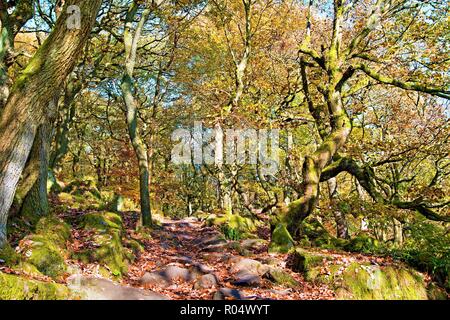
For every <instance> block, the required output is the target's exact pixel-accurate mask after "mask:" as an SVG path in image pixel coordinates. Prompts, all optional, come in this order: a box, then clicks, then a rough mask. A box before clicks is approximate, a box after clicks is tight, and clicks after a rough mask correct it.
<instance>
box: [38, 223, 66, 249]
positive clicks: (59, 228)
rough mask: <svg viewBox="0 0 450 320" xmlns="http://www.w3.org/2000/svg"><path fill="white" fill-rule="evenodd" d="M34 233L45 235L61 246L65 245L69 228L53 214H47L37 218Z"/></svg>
mask: <svg viewBox="0 0 450 320" xmlns="http://www.w3.org/2000/svg"><path fill="white" fill-rule="evenodd" d="M35 233H36V234H39V235H42V236H45V237H47V238H48V239H49V240H51V241H53V242H55V243H57V244H58V245H59V246H61V247H65V244H66V241H68V240H69V239H70V236H71V228H70V226H69V225H68V224H67V223H65V222H64V221H63V220H61V219H59V218H57V217H55V216H48V217H44V218H42V219H40V220H39V222H38V223H37V225H36V232H35Z"/></svg>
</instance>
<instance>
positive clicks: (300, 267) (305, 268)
mask: <svg viewBox="0 0 450 320" xmlns="http://www.w3.org/2000/svg"><path fill="white" fill-rule="evenodd" d="M326 260H332V257H331V256H328V255H326V254H322V253H316V252H309V251H306V250H304V249H301V248H296V249H295V250H293V251H292V252H291V254H290V261H291V263H290V264H291V265H290V266H291V269H292V270H293V271H295V272H303V273H308V272H309V271H311V270H313V269H314V268H315V267H317V266H321V265H323V263H324V261H326Z"/></svg>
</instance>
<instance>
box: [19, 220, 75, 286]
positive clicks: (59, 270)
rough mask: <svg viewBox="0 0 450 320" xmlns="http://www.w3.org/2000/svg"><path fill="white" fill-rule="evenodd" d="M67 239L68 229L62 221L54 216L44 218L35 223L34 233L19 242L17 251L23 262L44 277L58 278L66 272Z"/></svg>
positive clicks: (68, 236)
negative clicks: (34, 268) (20, 254)
mask: <svg viewBox="0 0 450 320" xmlns="http://www.w3.org/2000/svg"><path fill="white" fill-rule="evenodd" d="M69 239H70V227H69V226H68V225H67V224H66V223H65V222H64V221H62V220H60V219H58V218H57V217H54V216H49V217H44V218H42V219H40V220H39V222H38V223H37V226H36V231H35V233H34V234H32V235H29V236H27V237H25V238H24V239H22V240H21V241H20V243H19V251H20V252H21V253H22V255H23V261H24V262H26V263H28V264H30V265H33V266H34V267H36V269H37V270H38V271H39V272H41V273H42V274H44V275H47V276H50V277H52V278H58V277H60V276H61V275H62V274H64V273H65V271H66V267H67V266H66V263H65V258H66V257H67V256H68V252H67V246H66V243H67V241H68V240H69Z"/></svg>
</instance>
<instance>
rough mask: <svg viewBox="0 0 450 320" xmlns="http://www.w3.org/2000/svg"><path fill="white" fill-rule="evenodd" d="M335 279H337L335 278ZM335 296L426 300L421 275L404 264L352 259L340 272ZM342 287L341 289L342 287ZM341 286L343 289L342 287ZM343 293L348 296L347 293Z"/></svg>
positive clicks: (362, 298)
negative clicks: (382, 264) (375, 264)
mask: <svg viewBox="0 0 450 320" xmlns="http://www.w3.org/2000/svg"><path fill="white" fill-rule="evenodd" d="M335 283H339V282H335ZM339 286H340V288H341V290H340V292H342V293H343V294H340V295H338V298H343V299H347V298H350V299H357V300H427V299H428V295H427V290H426V284H425V282H424V279H423V277H422V276H421V275H420V274H419V273H417V272H415V271H413V270H411V269H407V268H405V267H397V266H395V267H394V266H387V267H380V266H373V265H362V264H359V263H352V264H351V265H350V266H349V267H348V268H347V269H346V270H345V271H344V272H343V274H342V282H341V283H340V284H339ZM342 289H343V290H342ZM344 290H345V291H344ZM347 293H349V294H350V296H347Z"/></svg>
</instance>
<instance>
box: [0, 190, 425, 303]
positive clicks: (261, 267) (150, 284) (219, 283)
mask: <svg viewBox="0 0 450 320" xmlns="http://www.w3.org/2000/svg"><path fill="white" fill-rule="evenodd" d="M52 200H53V201H52V202H53V203H52V205H53V206H54V207H55V208H58V206H59V205H60V204H61V203H59V201H55V200H56V199H52ZM60 208H64V209H62V210H58V209H56V210H55V211H56V212H55V213H56V214H57V216H58V217H59V218H61V219H62V220H64V221H65V222H67V223H69V224H70V227H71V228H70V230H71V231H70V232H71V237H70V241H68V243H67V249H68V250H67V252H70V255H68V256H67V257H66V261H65V264H66V265H67V266H68V269H67V272H66V273H65V274H64V275H63V276H62V277H61V278H58V279H55V278H54V279H52V278H50V277H40V276H39V277H36V276H30V275H29V274H26V273H23V272H20V271H19V272H18V271H17V270H13V269H10V268H5V267H2V268H0V271H1V272H5V273H13V274H16V275H20V276H24V277H26V278H30V277H31V278H32V279H35V280H41V281H45V282H57V283H60V284H65V285H67V286H68V287H69V288H70V289H71V290H75V291H76V290H81V292H82V293H80V296H83V295H84V296H85V297H86V296H87V298H86V299H90V300H91V299H92V300H95V299H102V300H103V299H105V300H109V299H112V300H117V299H118V300H123V299H133V300H135V299H147V300H153V299H172V300H211V299H216V300H224V299H232V300H272V299H273V300H333V299H337V298H339V297H338V296H337V292H336V291H335V289H336V288H331V287H329V286H328V285H326V284H324V282H314V281H307V279H305V273H304V272H300V271H301V270H297V269H296V268H295V267H293V266H294V265H295V264H296V262H294V261H293V260H294V258H293V255H292V254H290V255H288V254H279V253H268V244H269V241H268V240H269V238H270V230H268V229H267V228H266V229H265V228H263V227H262V228H260V229H259V230H258V232H257V238H255V239H242V240H227V239H225V237H224V234H223V233H222V232H221V230H220V228H219V227H217V226H209V225H208V224H207V223H206V222H204V221H201V220H200V219H198V218H197V217H187V218H183V219H175V218H168V217H162V216H158V215H154V217H153V218H154V220H155V222H156V223H155V225H154V227H153V228H152V229H144V230H142V229H141V230H140V229H139V228H137V226H138V220H139V212H121V213H119V214H118V215H119V216H120V217H121V220H122V222H121V224H122V226H121V231H120V234H121V236H120V238H121V239H120V240H119V242H120V244H119V246H120V248H122V246H123V249H124V250H129V251H130V252H131V251H133V252H134V254H133V257H134V258H132V259H130V262H129V264H128V266H127V271H126V272H123V273H122V276H121V277H117V275H116V276H113V274H114V272H113V270H112V269H108V267H107V266H106V265H105V264H102V263H99V262H98V260H97V261H96V262H92V263H88V262H82V261H81V260H80V259H79V258H77V256H79V255H78V254H80V253H82V252H83V251H86V250H94V251H95V250H97V252H98V248H100V247H99V243H98V242H97V241H96V238H95V232H96V231H95V230H91V229H89V228H87V229H86V228H85V226H83V224H82V223H81V222H82V221H84V218H85V217H86V216H88V215H91V214H94V215H96V214H99V215H104V214H105V215H108V214H110V213H108V212H106V211H102V210H95V209H92V210H89V209H84V210H83V209H75V208H70V207H69V208H68V207H67V206H66V207H60ZM112 215H114V216H116V217H118V215H117V214H114V213H113V214H112ZM119 219H120V218H119ZM97 231H98V230H97ZM104 235H105V234H104ZM106 235H107V234H106ZM22 237H23V235H22V236H21V237H20V239H21V238H22ZM136 240H137V241H136ZM15 241H16V242H18V239H16V240H15ZM132 241H135V242H139V243H140V250H137V251H136V250H131V249H132V246H130V243H131V242H132ZM107 246H108V247H109V248H113V247H114V246H115V245H114V242H113V241H112V240H108V243H107ZM120 248H119V249H118V250H119V251H121V250H122V249H120ZM113 251H114V252H116V251H117V250H116V249H114V250H113ZM308 251H309V252H314V254H317V255H318V256H319V257H322V256H323V257H325V256H326V257H327V258H326V259H325V258H324V259H323V261H320V263H319V265H320V268H319V270H318V272H319V274H320V275H324V276H325V277H328V276H329V275H331V274H332V272H333V274H334V275H339V274H343V272H344V270H346V268H348V267H349V266H350V265H352V264H355V263H356V264H358V265H365V266H372V267H375V268H384V267H397V268H398V270H400V269H402V268H403V267H402V266H403V264H402V263H401V262H399V261H397V260H394V259H392V258H391V257H387V256H384V257H381V256H373V255H365V254H361V253H350V252H345V251H335V250H327V249H319V248H309V249H308ZM104 255H105V256H106V257H105V256H102V257H99V256H97V258H99V259H105V258H106V259H111V258H112V259H116V257H115V253H111V251H110V249H108V250H107V253H105V254H104ZM105 266H106V269H107V271H106V275H105V272H102V271H101V269H102V268H103V269H105ZM0 267H1V265H0ZM69 270H70V271H69ZM108 270H109V271H108ZM293 270H297V271H299V272H295V271H293ZM423 276H424V279H425V280H426V281H427V282H429V281H430V276H429V275H427V274H423ZM74 283H75V284H76V286H78V287H76V288H75V289H73V285H74ZM83 290H84V291H83ZM86 292H87V293H86Z"/></svg>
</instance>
